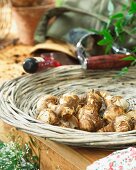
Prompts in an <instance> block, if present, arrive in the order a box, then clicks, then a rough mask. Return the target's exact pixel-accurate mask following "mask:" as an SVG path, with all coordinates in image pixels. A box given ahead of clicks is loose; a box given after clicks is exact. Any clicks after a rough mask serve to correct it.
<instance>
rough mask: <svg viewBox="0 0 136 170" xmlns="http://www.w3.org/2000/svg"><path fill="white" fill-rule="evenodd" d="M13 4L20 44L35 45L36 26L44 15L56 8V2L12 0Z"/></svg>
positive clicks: (52, 0)
mask: <svg viewBox="0 0 136 170" xmlns="http://www.w3.org/2000/svg"><path fill="white" fill-rule="evenodd" d="M11 3H12V7H13V8H12V9H13V19H14V20H15V22H16V26H17V32H18V37H19V39H20V42H22V43H23V44H29V45H32V44H34V39H33V36H34V32H35V29H36V26H37V24H38V22H39V20H40V18H41V17H42V15H43V13H45V12H46V11H47V10H48V9H50V8H52V7H54V4H55V2H54V0H19V1H18V0H11Z"/></svg>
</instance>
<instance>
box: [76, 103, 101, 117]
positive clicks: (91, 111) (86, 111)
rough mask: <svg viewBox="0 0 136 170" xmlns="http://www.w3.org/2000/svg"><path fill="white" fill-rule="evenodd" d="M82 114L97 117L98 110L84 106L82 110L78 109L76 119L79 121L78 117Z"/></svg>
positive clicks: (90, 106)
mask: <svg viewBox="0 0 136 170" xmlns="http://www.w3.org/2000/svg"><path fill="white" fill-rule="evenodd" d="M83 114H88V115H91V114H93V115H97V116H98V109H97V107H96V106H95V105H92V104H90V105H85V106H83V107H82V108H80V109H79V111H78V114H77V115H78V118H79V119H80V116H82V115H83Z"/></svg>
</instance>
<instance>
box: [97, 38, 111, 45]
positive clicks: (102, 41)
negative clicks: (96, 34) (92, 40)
mask: <svg viewBox="0 0 136 170" xmlns="http://www.w3.org/2000/svg"><path fill="white" fill-rule="evenodd" d="M108 43H109V40H108V39H103V40H100V41H99V42H98V43H97V44H98V45H107V44H108Z"/></svg>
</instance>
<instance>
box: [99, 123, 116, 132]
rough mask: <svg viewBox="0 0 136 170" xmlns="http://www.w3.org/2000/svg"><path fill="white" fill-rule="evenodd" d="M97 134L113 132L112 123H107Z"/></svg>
mask: <svg viewBox="0 0 136 170" xmlns="http://www.w3.org/2000/svg"><path fill="white" fill-rule="evenodd" d="M98 132H115V129H114V123H113V122H111V123H109V124H108V125H106V126H104V127H102V128H101V129H99V130H98Z"/></svg>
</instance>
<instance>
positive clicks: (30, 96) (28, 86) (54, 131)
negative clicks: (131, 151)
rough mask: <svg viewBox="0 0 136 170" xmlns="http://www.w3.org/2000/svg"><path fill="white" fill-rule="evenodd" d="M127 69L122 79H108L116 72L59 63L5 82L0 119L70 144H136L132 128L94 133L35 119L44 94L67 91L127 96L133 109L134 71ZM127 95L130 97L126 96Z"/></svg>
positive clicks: (0, 96)
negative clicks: (105, 92) (58, 65)
mask: <svg viewBox="0 0 136 170" xmlns="http://www.w3.org/2000/svg"><path fill="white" fill-rule="evenodd" d="M133 73H134V71H133V70H130V72H129V75H126V76H125V77H124V78H123V79H112V77H113V76H115V74H116V71H109V72H107V71H106V72H104V71H103V72H102V71H95V72H94V71H84V70H82V69H81V67H80V66H61V67H58V68H54V69H50V70H48V71H46V72H40V73H36V74H33V75H25V76H22V77H19V78H16V79H13V80H11V81H8V82H5V83H4V84H3V85H2V86H1V88H0V91H1V92H0V110H1V113H0V118H1V119H2V120H4V121H5V122H6V123H8V124H11V125H13V126H15V127H17V128H18V129H20V130H22V131H24V132H27V133H30V134H32V135H36V136H41V137H45V138H49V139H50V140H53V141H57V142H61V143H64V144H68V145H72V146H83V147H95V148H107V149H113V148H125V147H126V146H130V145H131V146H132V145H135V144H136V130H133V131H128V132H122V133H117V132H110V133H109V132H108V133H107V132H104V133H94V132H92V133H91V132H85V131H81V130H75V129H70V128H61V127H57V126H52V125H48V124H45V123H42V122H41V121H38V120H36V119H35V117H36V103H37V101H38V99H39V97H40V96H42V95H44V94H50V93H51V94H53V95H60V94H63V93H66V92H69V91H76V92H78V93H84V92H86V91H87V90H89V89H92V88H95V89H103V90H107V91H109V92H111V93H113V94H117V95H123V96H124V97H126V98H129V102H130V107H132V108H133V109H136V108H135V107H136V88H135V87H136V86H135V74H133ZM130 98H131V99H130Z"/></svg>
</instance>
